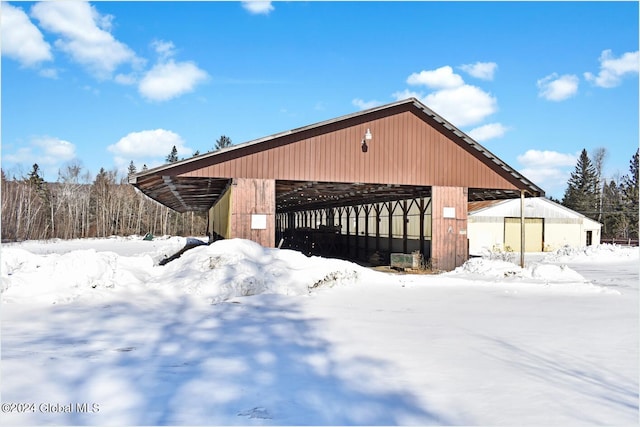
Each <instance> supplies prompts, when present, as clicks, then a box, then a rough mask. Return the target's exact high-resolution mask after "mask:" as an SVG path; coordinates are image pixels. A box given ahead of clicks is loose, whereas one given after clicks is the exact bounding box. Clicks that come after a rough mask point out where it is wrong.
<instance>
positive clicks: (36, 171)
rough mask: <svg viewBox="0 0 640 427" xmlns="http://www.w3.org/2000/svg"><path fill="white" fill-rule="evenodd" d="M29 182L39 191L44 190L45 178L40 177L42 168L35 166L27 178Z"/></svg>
mask: <svg viewBox="0 0 640 427" xmlns="http://www.w3.org/2000/svg"><path fill="white" fill-rule="evenodd" d="M27 182H28V183H29V184H30V185H32V186H33V187H35V188H36V189H38V190H43V189H44V178H42V177H41V176H40V166H38V164H37V163H34V164H33V167H32V169H31V172H29V175H28V176H27Z"/></svg>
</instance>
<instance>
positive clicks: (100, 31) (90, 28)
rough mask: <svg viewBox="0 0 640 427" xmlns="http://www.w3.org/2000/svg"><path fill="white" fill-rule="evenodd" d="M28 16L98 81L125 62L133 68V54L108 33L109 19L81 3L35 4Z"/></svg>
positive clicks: (110, 18)
mask: <svg viewBox="0 0 640 427" xmlns="http://www.w3.org/2000/svg"><path fill="white" fill-rule="evenodd" d="M31 14H32V16H34V17H35V18H36V19H38V21H39V22H40V25H41V26H42V27H43V28H44V29H46V30H48V31H51V32H53V33H55V34H57V35H59V36H60V38H59V39H57V40H56V41H55V46H56V47H57V48H58V49H60V50H62V51H63V52H65V53H67V54H68V55H69V56H70V57H71V58H72V60H74V61H76V62H78V63H79V64H81V65H83V66H84V67H86V68H87V69H88V70H89V71H90V72H91V73H92V74H94V75H95V76H96V77H97V78H100V79H107V78H110V77H111V74H112V73H113V72H114V70H115V69H116V68H118V67H119V66H120V65H122V64H125V63H131V64H132V65H134V66H135V65H136V64H137V62H138V61H139V59H138V58H136V55H135V53H134V52H133V51H132V50H131V49H129V47H127V46H126V45H125V44H123V43H121V42H119V41H117V40H116V39H115V38H114V37H113V35H111V33H110V32H109V31H110V29H111V21H112V17H111V16H110V15H104V16H103V15H100V14H99V13H98V12H97V11H96V9H95V8H94V7H93V6H91V5H90V4H89V3H87V2H84V1H50V2H40V3H36V4H35V5H34V6H33V7H32V8H31Z"/></svg>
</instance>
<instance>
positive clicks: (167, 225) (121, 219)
mask: <svg viewBox="0 0 640 427" xmlns="http://www.w3.org/2000/svg"><path fill="white" fill-rule="evenodd" d="M230 145H232V142H231V138H229V137H228V136H225V135H222V136H221V137H220V138H218V139H217V140H216V144H215V146H214V147H213V149H212V151H215V150H219V149H222V148H226V147H229V146H230ZM198 154H200V153H199V152H196V153H194V154H193V155H194V156H196V155H198ZM165 160H166V161H167V162H169V163H173V162H177V161H178V160H179V159H178V150H177V148H176V147H175V146H173V147H172V149H171V152H170V153H169V154H168V155H167V157H166V159H165ZM142 170H143V171H144V170H147V166H146V165H143V166H142ZM136 172H137V169H136V166H135V164H134V163H133V161H131V163H129V169H128V174H127V176H126V177H122V176H119V175H118V173H117V172H116V171H107V170H105V169H104V168H101V169H100V171H99V172H98V174H97V175H96V177H95V179H93V180H91V175H90V173H89V172H88V171H83V170H82V166H80V164H79V163H77V162H76V163H70V164H68V165H67V166H65V167H64V168H63V169H61V170H60V171H59V172H58V179H57V181H56V182H45V180H44V178H43V177H42V173H41V170H40V167H39V166H38V164H37V163H36V164H34V165H33V167H32V169H31V171H30V172H29V173H28V174H27V176H23V177H20V178H16V177H12V178H11V179H9V178H8V177H7V176H6V175H5V172H4V170H2V174H1V181H2V187H1V197H2V212H1V215H2V229H1V235H2V240H3V241H16V240H32V239H51V238H61V239H74V238H86V237H108V236H113V235H118V236H126V235H135V234H137V235H146V234H147V233H150V234H153V235H177V236H195V235H203V234H204V233H205V232H206V226H207V223H206V221H207V220H206V215H205V214H202V213H194V212H187V213H178V212H176V211H174V210H172V209H169V208H168V207H166V206H163V205H161V204H159V203H157V202H155V201H154V200H152V199H150V198H148V197H147V196H145V195H144V194H142V193H141V192H140V191H138V190H137V189H136V188H134V187H133V186H131V185H129V184H128V178H129V176H131V175H132V174H135V173H136Z"/></svg>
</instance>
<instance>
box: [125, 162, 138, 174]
mask: <svg viewBox="0 0 640 427" xmlns="http://www.w3.org/2000/svg"><path fill="white" fill-rule="evenodd" d="M136 172H137V170H136V165H135V164H134V163H133V160H131V162H130V163H129V171H128V173H127V176H129V177H130V176H131V175H135V173H136Z"/></svg>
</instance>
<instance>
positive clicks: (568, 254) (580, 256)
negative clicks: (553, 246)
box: [543, 244, 640, 263]
mask: <svg viewBox="0 0 640 427" xmlns="http://www.w3.org/2000/svg"><path fill="white" fill-rule="evenodd" d="M639 258H640V248H638V247H625V246H620V245H612V244H602V245H593V246H583V247H572V246H564V247H562V248H560V249H558V250H556V251H555V252H553V253H551V254H549V255H547V256H546V257H544V258H543V261H545V262H568V261H574V262H581V261H588V262H598V263H609V262H612V261H623V260H633V259H639Z"/></svg>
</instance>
